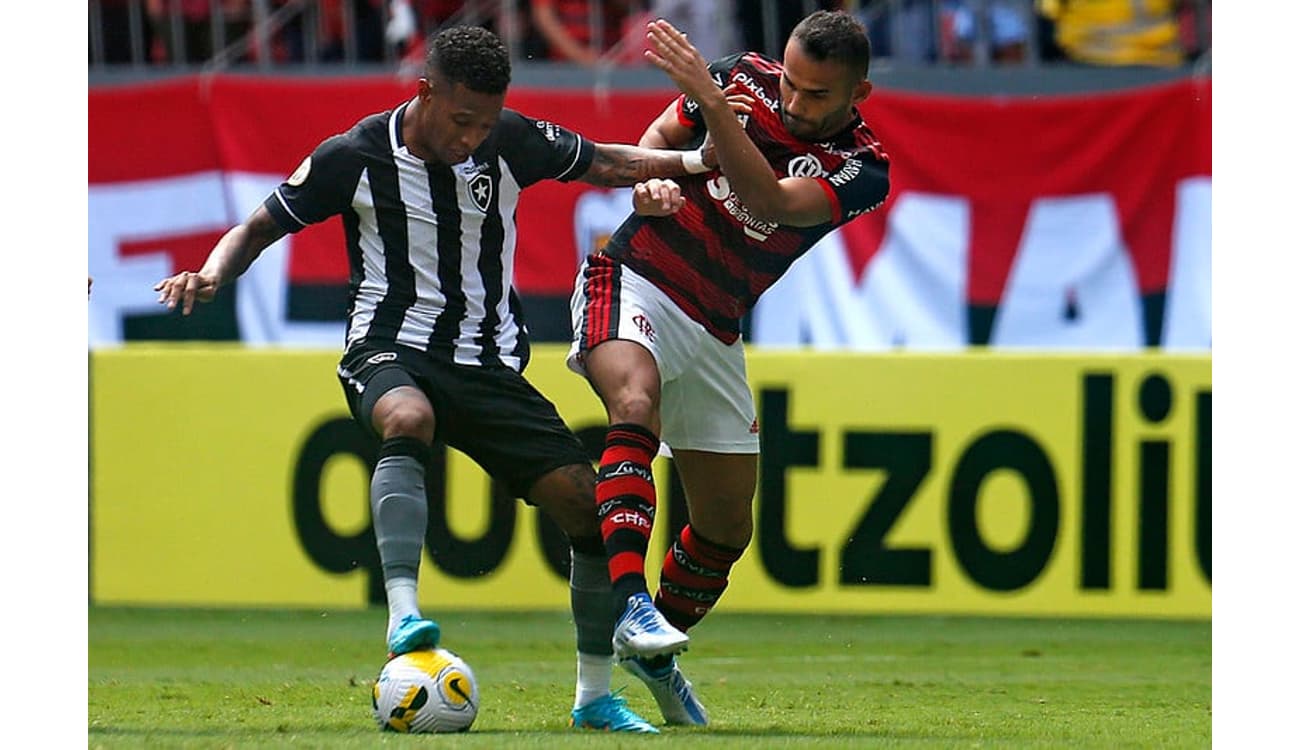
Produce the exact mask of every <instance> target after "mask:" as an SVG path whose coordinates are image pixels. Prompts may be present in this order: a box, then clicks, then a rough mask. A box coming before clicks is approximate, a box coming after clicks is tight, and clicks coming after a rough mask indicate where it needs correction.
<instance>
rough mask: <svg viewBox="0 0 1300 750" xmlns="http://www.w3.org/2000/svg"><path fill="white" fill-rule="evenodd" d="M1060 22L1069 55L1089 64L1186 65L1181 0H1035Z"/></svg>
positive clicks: (1058, 29)
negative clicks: (1181, 22)
mask: <svg viewBox="0 0 1300 750" xmlns="http://www.w3.org/2000/svg"><path fill="white" fill-rule="evenodd" d="M1037 1H1038V8H1039V11H1040V12H1041V13H1042V14H1043V15H1044V16H1046V17H1047V18H1050V19H1051V20H1052V21H1053V22H1054V23H1055V24H1056V42H1057V44H1059V45H1060V46H1061V49H1062V50H1063V51H1064V52H1065V55H1066V59H1068V60H1071V61H1074V62H1077V63H1083V64H1086V65H1137V66H1157V67H1173V66H1177V65H1181V64H1182V63H1183V49H1182V45H1181V42H1180V39H1179V28H1178V18H1177V11H1178V10H1179V6H1181V5H1183V4H1184V2H1183V1H1182V0H1037Z"/></svg>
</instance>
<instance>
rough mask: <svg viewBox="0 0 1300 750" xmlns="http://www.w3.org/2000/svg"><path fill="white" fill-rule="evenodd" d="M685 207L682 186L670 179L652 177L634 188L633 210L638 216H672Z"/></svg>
mask: <svg viewBox="0 0 1300 750" xmlns="http://www.w3.org/2000/svg"><path fill="white" fill-rule="evenodd" d="M684 205H686V199H685V198H683V197H682V189H681V186H679V185H678V184H677V183H676V182H673V181H672V180H669V179H661V178H659V177H652V178H650V179H648V180H646V181H645V182H638V183H637V184H636V185H635V186H634V187H633V188H632V209H633V210H634V211H636V213H637V215H638V216H671V215H672V214H675V213H677V211H678V209H680V208H681V207H682V206H684Z"/></svg>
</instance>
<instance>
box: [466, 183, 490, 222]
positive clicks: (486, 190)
mask: <svg viewBox="0 0 1300 750" xmlns="http://www.w3.org/2000/svg"><path fill="white" fill-rule="evenodd" d="M469 199H470V200H471V201H473V202H474V206H475V208H477V209H478V210H480V211H482V212H483V213H487V210H488V206H489V205H491V204H492V177H491V176H490V175H485V174H481V175H479V176H478V177H475V178H474V179H472V180H470V181H469Z"/></svg>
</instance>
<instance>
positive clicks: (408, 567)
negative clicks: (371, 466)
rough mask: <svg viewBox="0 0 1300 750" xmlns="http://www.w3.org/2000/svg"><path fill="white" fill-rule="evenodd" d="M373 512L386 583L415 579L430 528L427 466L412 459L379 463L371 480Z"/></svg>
mask: <svg viewBox="0 0 1300 750" xmlns="http://www.w3.org/2000/svg"><path fill="white" fill-rule="evenodd" d="M370 512H371V514H372V517H373V519H374V524H375V539H376V541H377V542H378V543H379V560H380V562H381V563H382V564H383V567H384V580H385V581H387V580H389V579H392V578H416V577H417V576H418V574H419V571H420V552H421V551H422V550H423V549H424V531H425V529H426V527H427V526H428V525H429V504H428V501H427V500H426V499H425V495H424V466H423V465H421V463H420V462H419V461H417V460H416V459H414V458H411V457H410V456H385V457H384V458H381V459H379V463H378V464H377V465H376V466H375V474H374V476H373V477H371V479H370Z"/></svg>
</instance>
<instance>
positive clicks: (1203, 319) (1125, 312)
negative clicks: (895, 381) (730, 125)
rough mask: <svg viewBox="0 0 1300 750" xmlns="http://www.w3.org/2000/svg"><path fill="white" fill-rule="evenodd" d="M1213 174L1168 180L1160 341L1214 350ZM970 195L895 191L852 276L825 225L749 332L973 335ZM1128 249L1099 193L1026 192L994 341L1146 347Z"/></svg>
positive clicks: (896, 342)
mask: <svg viewBox="0 0 1300 750" xmlns="http://www.w3.org/2000/svg"><path fill="white" fill-rule="evenodd" d="M1210 185H1211V182H1210V179H1209V178H1202V177H1196V178H1189V179H1187V180H1184V181H1182V182H1181V183H1180V184H1179V187H1178V193H1177V196H1178V200H1177V204H1176V207H1175V214H1174V232H1173V240H1172V241H1173V248H1172V259H1171V268H1170V276H1169V283H1168V287H1167V291H1166V299H1167V303H1166V316H1165V333H1164V336H1165V338H1164V340H1163V345H1164V346H1166V347H1170V348H1187V349H1195V350H1205V349H1209V348H1210V305H1209V299H1210V232H1209V222H1210ZM970 210H971V209H970V206H969V203H968V201H967V200H966V198H964V197H962V196H945V195H929V194H919V193H911V192H908V193H904V194H902V195H900V196H899V197H898V198H897V199H896V200H895V201H894V204H893V206H892V207H891V208H890V212H889V214H888V216H887V217H886V225H885V233H884V237H883V239H882V241H881V246H880V248H879V249H878V251H877V252H876V253H875V255H874V256H873V257H872V258H871V260H870V262H869V263H868V264H867V267H866V269H865V270H864V271H863V272H862V280H861V282H860V283H857V284H855V283H854V281H853V269H852V268H851V267H850V264H849V260H848V258H849V253H848V251H847V249H846V247H845V246H844V242H843V237H842V235H841V233H840V232H838V231H837V232H832V233H831V234H829V235H827V236H826V237H824V238H823V239H822V241H821V242H819V243H818V244H817V245H816V246H814V247H813V248H812V249H811V250H810V251H809V252H808V254H807V255H805V256H804V257H803V258H801V259H800V260H799V261H798V262H796V263H795V264H794V266H793V267H791V269H790V270H789V271H788V272H787V273H786V275H785V276H784V277H783V278H782V279H780V280H779V281H778V282H777V283H776V284H775V285H773V286H772V288H771V289H769V290H768V291H767V292H765V293H764V294H763V296H762V297H761V298H760V299H759V301H758V304H757V305H756V306H755V308H754V311H753V318H752V324H753V325H752V330H751V339H750V340H751V342H752V343H754V344H756V345H760V346H811V347H813V348H818V349H858V350H878V349H890V348H897V347H906V348H911V349H954V348H961V347H963V346H965V345H967V344H968V343H970V340H971V339H970V336H971V334H970V331H969V330H967V319H966V305H967V299H968V294H967V287H968V283H969V279H968V273H969V270H968V269H969V266H970V263H969V260H968V256H969V253H970V249H969V245H970V236H971V230H970ZM1131 258H1132V255H1131V253H1130V251H1129V249H1128V248H1127V247H1125V245H1124V243H1123V239H1122V235H1121V232H1120V225H1119V218H1118V212H1117V210H1116V207H1115V204H1114V201H1113V199H1112V198H1111V197H1110V196H1109V195H1104V194H1096V195H1086V196H1073V197H1065V198H1042V199H1039V200H1037V201H1035V202H1034V203H1033V204H1032V205H1031V207H1030V210H1029V212H1028V213H1027V215H1026V224H1025V227H1024V231H1023V232H1022V236H1021V243H1020V247H1019V248H1018V249H1017V254H1016V258H1015V261H1014V263H1013V265H1012V267H1011V269H1010V273H1009V275H1008V277H1007V280H1006V284H1005V287H1004V289H1003V292H1002V297H1001V300H1000V303H999V309H998V313H997V317H996V319H995V321H994V327H993V330H992V332H991V338H990V344H991V345H993V346H1003V347H1029V346H1032V347H1038V348H1055V349H1060V348H1079V347H1084V348H1089V349H1098V348H1101V349H1139V348H1142V347H1144V346H1145V339H1144V334H1143V323H1142V320H1143V316H1142V302H1141V296H1140V290H1139V287H1138V283H1137V277H1136V273H1135V271H1134V268H1133V261H1132V259H1131Z"/></svg>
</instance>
